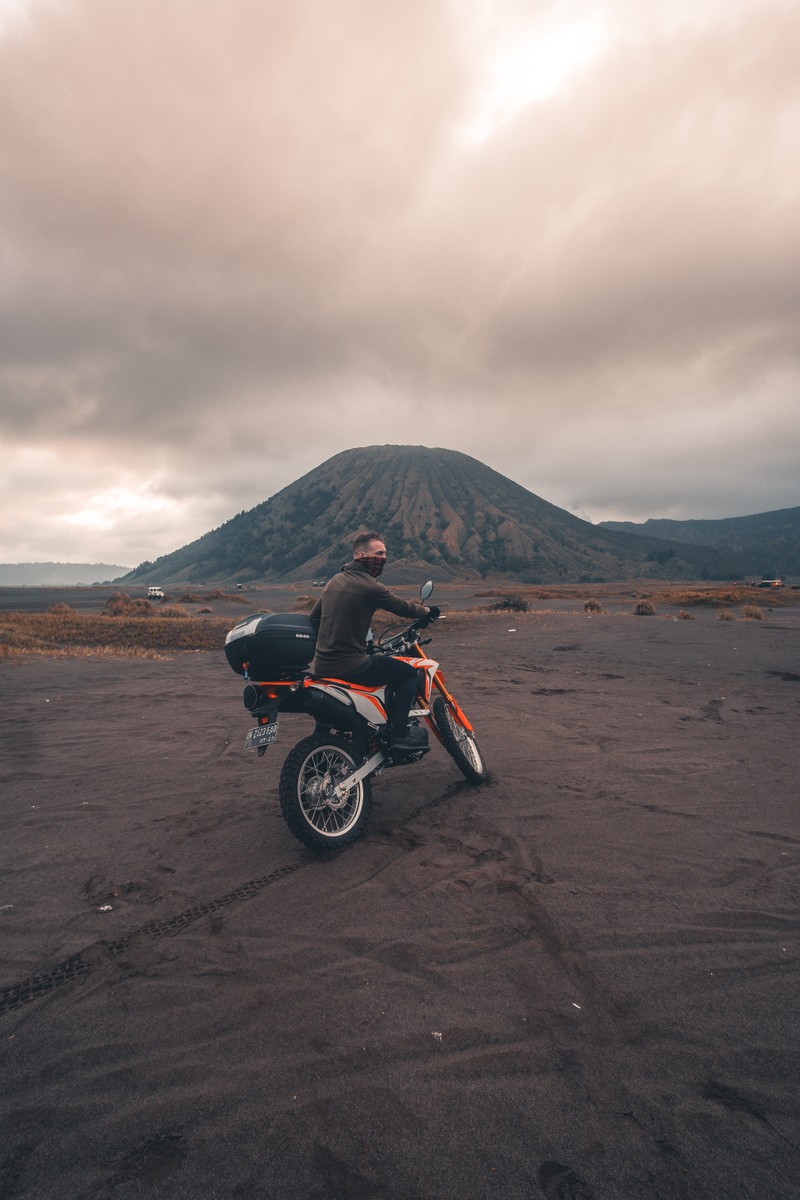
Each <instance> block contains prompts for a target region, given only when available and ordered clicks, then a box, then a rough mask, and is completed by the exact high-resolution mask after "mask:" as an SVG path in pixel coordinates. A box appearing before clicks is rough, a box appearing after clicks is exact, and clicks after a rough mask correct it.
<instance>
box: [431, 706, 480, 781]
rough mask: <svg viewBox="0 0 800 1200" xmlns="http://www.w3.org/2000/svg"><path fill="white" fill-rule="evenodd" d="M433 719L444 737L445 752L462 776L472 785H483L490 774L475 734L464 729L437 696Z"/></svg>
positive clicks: (452, 712)
mask: <svg viewBox="0 0 800 1200" xmlns="http://www.w3.org/2000/svg"><path fill="white" fill-rule="evenodd" d="M433 719H434V720H435V722H436V726H437V728H438V730H439V733H440V734H441V735H442V741H443V743H444V748H445V750H446V751H447V753H448V754H449V755H450V757H451V758H452V759H453V762H454V763H455V764H456V766H457V767H458V769H459V771H460V772H461V774H462V775H463V776H464V777H465V779H468V780H469V781H470V783H482V782H483V781H484V779H486V778H487V777H488V774H489V772H488V771H487V769H486V763H485V762H484V761H483V755H482V754H481V752H480V750H479V749H478V743H477V741H476V740H475V734H474V733H471V732H470V731H469V729H465V728H464V726H463V725H462V724H461V721H460V720H459V718H458V716H457V715H456V713H455V712H454V711H453V709H452V708H450V706H449V704H448V703H447V701H446V700H445V699H444V697H443V696H437V697H436V699H435V700H434V702H433Z"/></svg>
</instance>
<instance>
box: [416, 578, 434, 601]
mask: <svg viewBox="0 0 800 1200" xmlns="http://www.w3.org/2000/svg"><path fill="white" fill-rule="evenodd" d="M432 591H433V580H432V579H429V580H428V582H427V583H423V585H422V587H421V588H420V589H419V595H420V599H421V600H422V602H423V604H424V603H425V601H426V600H427V599H428V597H429V596H430V594H431V592H432Z"/></svg>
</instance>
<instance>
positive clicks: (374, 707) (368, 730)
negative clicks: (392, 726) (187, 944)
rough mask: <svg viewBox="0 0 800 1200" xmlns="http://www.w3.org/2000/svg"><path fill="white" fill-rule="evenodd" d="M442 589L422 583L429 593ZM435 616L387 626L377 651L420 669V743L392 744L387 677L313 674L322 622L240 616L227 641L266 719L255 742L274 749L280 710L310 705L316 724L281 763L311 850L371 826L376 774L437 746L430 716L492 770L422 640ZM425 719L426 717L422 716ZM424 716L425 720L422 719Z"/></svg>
mask: <svg viewBox="0 0 800 1200" xmlns="http://www.w3.org/2000/svg"><path fill="white" fill-rule="evenodd" d="M432 591H433V584H432V583H430V582H428V583H426V584H425V585H424V586H423V587H422V588H421V589H420V595H421V597H422V599H423V601H425V600H427V599H428V598H429V597H430V595H431V592H432ZM426 624H427V622H426V621H421V620H417V621H413V622H412V623H411V624H410V625H407V626H405V627H404V628H402V629H401V630H400V631H399V632H394V633H393V632H392V630H393V629H394V630H396V629H397V626H393V627H392V628H391V629H388V630H387V631H386V632H385V633H384V634H383V636H382V638H381V639H380V641H379V642H378V643H377V644H375V643H372V653H373V654H391V655H394V656H395V657H397V658H401V659H402V660H403V661H404V662H408V663H410V664H411V665H412V666H414V667H416V668H417V671H418V679H419V683H418V688H417V701H416V705H415V707H413V708H412V710H411V713H410V721H411V724H412V734H413V735H414V736H413V738H412V740H413V741H415V742H417V743H418V744H417V745H416V746H415V748H414V749H413V750H410V751H409V750H406V751H404V752H403V753H402V755H399V754H397V755H396V757H393V756H392V755H390V753H389V749H388V743H389V734H388V724H387V717H386V687H385V686H380V687H362V686H361V685H359V684H356V683H348V682H347V681H345V680H341V679H328V678H322V677H317V676H312V675H311V674H310V673H309V671H308V664H309V663H310V661H311V658H312V657H313V652H314V631H313V627H312V626H311V623H310V621H309V620H308V618H307V617H303V616H298V615H297V614H296V613H291V614H283V613H271V614H269V615H266V614H258V613H257V614H256V615H255V616H252V617H248V618H247V619H246V620H244V621H241V622H240V623H239V624H238V625H236V626H235V627H234V628H233V629H232V630H231V631H230V633H229V634H228V636H227V638H226V641H225V654H226V656H227V658H228V662H229V663H230V665H231V666H232V667H233V669H234V670H235V671H237V672H238V673H239V674H240V675H243V676H244V677H245V679H247V680H248V683H247V686H246V687H245V689H244V696H243V699H244V704H245V708H247V709H249V711H250V712H251V714H252V715H253V716H254V717H255V718H256V720H257V722H258V724H257V725H256V726H255V728H253V729H251V730H250V731H249V732H248V734H247V737H246V739H245V748H246V749H255V750H257V751H258V753H259V755H262V754H265V753H266V751H267V749H268V747H269V746H271V745H272V743H273V742H274V741H275V739H276V737H277V735H278V717H279V714H280V713H307V714H308V715H309V716H311V717H313V718H314V720H315V722H316V725H315V728H314V732H313V733H312V734H311V736H310V737H305V738H303V740H302V741H301V742H298V743H297V745H296V746H295V747H294V748H293V749H292V750H291V751H290V752H289V755H288V757H287V759H286V762H285V763H284V764H283V769H282V771H281V778H280V786H279V795H280V803H281V809H282V811H283V815H284V817H285V818H286V822H287V824H288V826H289V828H290V829H291V831H292V833H293V834H294V835H295V837H297V838H299V840H300V841H301V842H302V843H303V844H304V845H306V846H308V847H309V848H310V849H312V850H335V849H337V848H338V847H340V846H344V845H346V844H347V843H348V842H353V841H355V840H356V838H358V837H360V836H361V834H362V833H363V832H364V827H365V824H366V820H367V817H368V815H369V810H370V807H371V804H372V778H373V776H375V775H378V774H380V772H381V771H383V770H384V769H385V768H386V767H392V766H400V765H401V764H403V763H413V762H419V760H420V759H421V758H422V757H423V756H424V755H425V754H427V752H428V749H429V746H428V736H427V732H426V730H425V726H427V728H428V729H429V730H430V731H431V732H432V733H433V735H434V737H435V738H436V739H437V741H439V742H440V743H441V744H442V745H443V746H444V748H445V750H447V752H448V753H449V754H450V755H451V757H452V758H453V760H454V762H455V763H456V766H457V767H458V768H459V770H460V771H461V772H462V774H463V775H464V776H465V777H466V778H467V779H468V780H470V782H472V783H480V782H482V781H483V780H484V779H486V778H487V770H486V766H485V763H484V760H483V755H482V754H481V752H480V750H479V749H478V743H477V741H476V738H475V733H474V731H473V728H472V725H471V724H470V722H469V720H468V718H467V716H466V714H465V713H464V710H463V709H462V708H461V706H460V705H459V703H458V701H457V700H456V698H455V697H454V696H453V695H452V693H451V692H449V691H448V689H447V686H446V684H445V681H444V676H443V674H442V672H441V670H440V668H439V664H438V662H435V661H434V660H433V659H431V658H426V657H425V655H424V653H423V650H422V647H423V646H425V645H427V644H428V642H430V640H431V639H430V638H429V637H428V638H424V639H422V640H420V637H419V631H420V629H422V628H424V627H425V625H426ZM420 719H421V720H422V721H423V722H424V725H422V726H420V725H419V721H420ZM415 725H416V726H417V728H416V729H414V728H413V726H415Z"/></svg>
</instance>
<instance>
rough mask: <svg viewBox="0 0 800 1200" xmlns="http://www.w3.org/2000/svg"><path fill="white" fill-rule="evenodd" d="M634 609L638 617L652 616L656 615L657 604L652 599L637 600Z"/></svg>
mask: <svg viewBox="0 0 800 1200" xmlns="http://www.w3.org/2000/svg"><path fill="white" fill-rule="evenodd" d="M633 611H634V613H635V614H636V616H637V617H652V616H655V611H656V606H655V604H653V601H652V600H637V601H636V603H635V604H634V606H633Z"/></svg>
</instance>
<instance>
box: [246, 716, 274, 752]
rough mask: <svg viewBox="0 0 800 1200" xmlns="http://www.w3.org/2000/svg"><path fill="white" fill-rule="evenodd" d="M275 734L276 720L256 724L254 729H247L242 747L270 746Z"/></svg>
mask: <svg viewBox="0 0 800 1200" xmlns="http://www.w3.org/2000/svg"><path fill="white" fill-rule="evenodd" d="M277 736H278V722H277V721H273V722H272V724H271V725H256V727H255V729H248V731H247V737H246V738H245V739H244V748H245V750H255V749H256V748H257V747H258V746H271V745H272V743H273V742H274V741H275V738H276V737H277Z"/></svg>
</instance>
